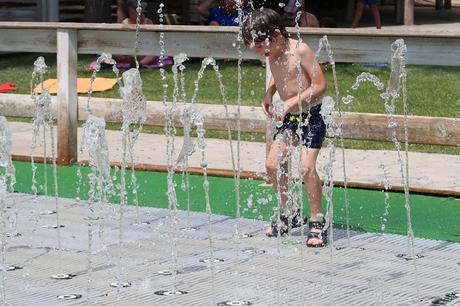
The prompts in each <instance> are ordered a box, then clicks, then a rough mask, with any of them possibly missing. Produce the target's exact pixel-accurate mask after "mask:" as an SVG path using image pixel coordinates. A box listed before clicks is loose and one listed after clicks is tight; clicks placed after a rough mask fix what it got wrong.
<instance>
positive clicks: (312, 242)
mask: <svg viewBox="0 0 460 306" xmlns="http://www.w3.org/2000/svg"><path fill="white" fill-rule="evenodd" d="M319 150H320V149H313V148H306V147H303V148H302V175H303V180H304V183H305V188H306V189H307V197H308V202H309V204H310V221H319V222H321V221H322V219H323V216H322V214H321V207H322V203H321V199H322V188H321V179H320V178H319V175H318V172H317V171H316V160H317V158H318V154H319ZM310 232H317V233H319V232H321V229H317V228H311V229H310ZM323 243H324V241H323V240H322V239H320V238H309V239H308V240H307V245H308V246H319V245H322V244H323Z"/></svg>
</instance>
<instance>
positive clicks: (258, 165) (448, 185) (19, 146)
mask: <svg viewBox="0 0 460 306" xmlns="http://www.w3.org/2000/svg"><path fill="white" fill-rule="evenodd" d="M9 125H10V128H11V129H12V139H13V149H12V153H13V154H17V155H30V142H31V140H32V125H31V124H28V123H20V122H10V123H9ZM81 135H82V129H79V138H80V137H81ZM106 137H107V143H108V146H109V157H110V160H111V161H113V162H115V161H120V160H121V153H122V150H121V132H119V131H113V130H107V131H106ZM47 144H48V145H49V144H50V141H49V140H48V141H47ZM206 144H207V148H206V155H205V158H206V161H207V163H208V167H209V168H217V169H228V170H231V169H232V162H231V160H232V159H231V153H230V152H231V151H230V146H229V143H228V141H226V140H218V139H207V140H206ZM165 145H166V138H165V136H164V135H154V134H141V136H140V137H139V139H138V141H137V143H136V145H135V147H134V152H135V162H136V163H144V164H154V165H166V164H167V161H166V153H165V152H166V148H165ZM182 145H183V137H176V140H175V147H176V152H178V151H179V150H180V148H181V147H182ZM234 145H235V146H236V143H235V142H234ZM42 151H43V149H38V150H37V152H36V154H35V155H40V153H41V152H42ZM235 151H236V148H235ZM47 152H51V150H50V147H48V149H47ZM344 152H345V167H346V174H347V179H348V181H349V182H355V183H363V184H383V181H384V171H385V173H386V174H385V176H386V177H387V179H388V182H389V183H390V184H391V185H392V186H402V180H401V174H400V165H399V163H398V154H397V152H395V151H377V150H352V149H346V150H344ZM177 154H178V153H176V156H177ZM402 157H403V158H404V156H402ZM80 159H83V160H87V159H88V157H87V156H86V155H83V156H81V157H80ZM335 159H336V161H335V162H334V170H333V171H334V180H338V181H343V163H342V150H341V149H337V150H336V153H335ZM327 161H328V158H327V150H325V149H323V150H321V155H320V157H319V161H318V164H319V167H318V169H319V173H320V176H321V177H325V174H324V169H323V166H324V164H325V163H326V162H327ZM200 162H201V155H200V154H198V153H195V154H194V155H193V156H192V157H191V159H190V166H192V167H200ZM264 162H265V143H257V142H246V141H245V142H242V143H241V169H242V170H247V171H253V172H257V173H264V172H265V166H264ZM409 185H410V187H412V188H422V189H432V190H438V191H453V192H456V193H460V156H458V155H445V154H427V153H416V152H409Z"/></svg>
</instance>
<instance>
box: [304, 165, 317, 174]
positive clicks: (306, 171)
mask: <svg viewBox="0 0 460 306" xmlns="http://www.w3.org/2000/svg"><path fill="white" fill-rule="evenodd" d="M301 173H302V175H303V176H305V177H310V176H315V175H316V169H315V167H312V166H309V165H303V166H302V169H301Z"/></svg>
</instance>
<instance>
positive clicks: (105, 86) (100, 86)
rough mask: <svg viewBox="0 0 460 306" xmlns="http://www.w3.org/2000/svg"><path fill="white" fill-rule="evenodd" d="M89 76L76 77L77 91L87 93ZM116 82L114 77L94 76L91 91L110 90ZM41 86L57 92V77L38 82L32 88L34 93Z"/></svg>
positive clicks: (38, 91) (40, 90)
mask: <svg viewBox="0 0 460 306" xmlns="http://www.w3.org/2000/svg"><path fill="white" fill-rule="evenodd" d="M90 81H91V79H90V78H78V79H77V92H78V93H87V92H88V88H89V83H90ZM116 83H117V79H114V78H96V80H95V81H94V83H93V92H96V91H106V90H110V89H112V88H113V86H115V84H116ZM42 87H43V88H48V90H49V91H50V94H56V93H57V79H48V80H46V81H43V83H40V84H38V85H37V86H36V87H35V88H34V92H35V93H37V94H38V93H41V92H42Z"/></svg>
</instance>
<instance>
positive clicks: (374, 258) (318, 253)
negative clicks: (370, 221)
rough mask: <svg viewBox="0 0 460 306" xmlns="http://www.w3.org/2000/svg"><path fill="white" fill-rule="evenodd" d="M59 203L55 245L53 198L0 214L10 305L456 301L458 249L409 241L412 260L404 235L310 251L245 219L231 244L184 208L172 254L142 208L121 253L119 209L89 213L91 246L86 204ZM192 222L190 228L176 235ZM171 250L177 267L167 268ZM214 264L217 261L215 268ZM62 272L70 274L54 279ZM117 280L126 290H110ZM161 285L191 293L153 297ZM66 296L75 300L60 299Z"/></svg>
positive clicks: (214, 225)
mask: <svg viewBox="0 0 460 306" xmlns="http://www.w3.org/2000/svg"><path fill="white" fill-rule="evenodd" d="M58 203H59V219H60V224H61V225H63V227H62V228H60V232H59V233H60V240H58V238H57V237H58V232H57V230H56V229H53V228H52V227H50V226H53V225H56V214H52V215H49V214H47V213H48V211H49V210H53V209H55V201H54V199H47V198H45V197H39V198H38V199H36V200H34V199H33V198H32V196H30V195H24V194H11V195H9V196H8V198H7V199H6V205H8V206H9V207H10V209H8V210H6V212H4V214H3V215H2V216H3V218H6V217H10V219H8V220H10V221H12V220H14V222H13V221H12V222H11V223H10V222H6V223H5V224H6V226H7V227H8V231H9V235H8V236H7V238H4V239H7V241H8V243H7V252H6V263H7V267H12V266H16V267H20V268H21V269H17V270H14V269H12V268H11V270H10V271H7V272H0V274H2V278H0V282H2V284H1V285H2V293H3V292H5V293H6V294H5V296H3V297H4V300H5V301H6V304H7V305H36V306H45V305H46V306H50V305H88V304H92V305H123V306H129V305H135V306H143V305H145V306H150V305H161V306H168V305H179V306H202V305H226V304H218V303H220V302H225V301H235V300H244V301H249V302H251V303H252V304H251V305H260V306H270V305H286V306H291V305H292V306H299V305H318V306H321V305H354V306H355V305H356V306H358V305H363V306H365V305H366V306H367V305H422V306H425V305H427V306H428V305H458V303H459V301H460V262H459V257H458V254H459V253H460V244H457V243H449V242H445V241H434V240H427V239H415V243H414V245H415V249H414V252H415V254H416V255H417V258H418V259H417V260H416V261H415V265H414V260H413V259H412V260H410V259H411V258H412V257H408V255H407V254H408V246H407V237H405V236H397V235H382V234H371V233H362V232H351V235H350V240H349V241H348V239H347V238H346V234H345V233H344V232H343V231H340V230H334V242H333V243H331V244H330V246H329V247H326V248H321V249H311V248H307V247H306V246H305V245H304V242H305V238H304V237H302V236H301V233H300V231H297V232H293V233H292V235H291V236H290V237H286V238H280V239H279V240H278V239H276V238H266V237H265V236H264V234H263V233H262V232H263V228H264V227H265V226H266V224H265V223H264V222H261V221H254V220H245V219H242V220H240V229H241V231H240V233H249V234H252V235H253V236H252V237H249V238H241V239H239V240H237V239H235V238H234V233H235V219H232V218H230V217H224V216H216V215H213V216H212V219H211V234H208V228H209V225H208V216H207V215H206V214H204V213H191V214H190V218H189V219H188V218H187V213H186V212H179V213H178V215H177V228H178V229H179V230H178V231H177V232H176V233H177V234H176V237H177V239H176V240H175V241H176V247H175V248H172V247H171V243H170V242H171V237H174V236H175V235H174V234H170V233H174V231H170V224H171V223H170V219H169V218H168V216H169V213H168V211H167V210H164V209H154V208H140V221H141V222H137V216H136V212H135V209H134V207H127V208H126V210H125V211H124V218H123V220H122V222H121V224H122V226H123V244H122V248H121V253H120V248H119V233H120V231H119V228H120V227H119V225H120V222H119V216H118V208H119V206H118V205H101V206H93V210H94V212H93V214H96V215H98V216H100V218H99V219H98V220H93V221H92V229H93V235H92V243H91V244H89V243H88V237H89V235H88V229H89V227H88V225H87V222H88V219H87V218H86V217H87V216H88V214H89V213H90V212H89V209H88V203H85V202H80V203H75V201H74V200H69V199H59V201H58ZM173 224H174V223H173ZM190 226H193V227H195V230H194V231H190V230H181V229H182V228H184V227H190ZM304 234H305V233H304ZM210 237H211V238H212V250H213V257H211V251H210V250H211V248H210V246H211V243H210V240H209V238H210ZM3 241H4V240H3ZM237 241H238V244H237ZM59 244H60V249H61V250H59V247H58V246H59ZM89 250H91V252H89ZM172 252H173V253H174V254H176V256H177V265H171V262H174V261H172V258H175V257H172V256H171V254H172ZM2 258H3V257H2ZM211 258H214V260H215V261H216V262H215V263H214V264H213V265H212V266H211V264H210V263H209V261H210V260H211ZM174 269H177V271H179V274H178V275H177V278H176V281H175V282H174V278H173V277H172V276H167V275H166V276H165V275H160V274H159V273H158V272H160V271H168V270H169V271H171V270H174ZM59 273H65V274H72V275H74V277H73V278H72V279H66V280H56V279H52V278H51V276H53V275H56V274H59ZM117 281H118V282H119V283H127V284H129V285H130V286H129V287H125V288H118V290H117V288H114V287H111V284H114V283H115V285H116V282H117ZM173 284H175V289H173V288H174V287H173ZM3 285H4V287H3ZM88 288H89V289H88ZM3 290H4V291H3ZM161 290H166V291H168V290H169V291H171V290H181V291H185V292H187V293H186V294H182V295H176V296H160V295H157V294H155V292H158V291H161ZM72 296H74V297H80V298H79V299H77V300H68V301H65V300H63V299H59V298H58V297H61V298H64V297H67V298H71V297H72ZM227 305H247V304H237V303H235V302H234V303H231V304H227Z"/></svg>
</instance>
